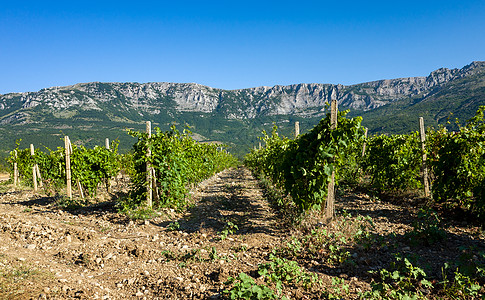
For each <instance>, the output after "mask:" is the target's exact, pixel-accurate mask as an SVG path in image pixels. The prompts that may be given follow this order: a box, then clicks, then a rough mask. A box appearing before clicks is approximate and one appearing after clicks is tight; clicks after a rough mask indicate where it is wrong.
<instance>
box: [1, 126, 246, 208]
mask: <svg viewBox="0 0 485 300" xmlns="http://www.w3.org/2000/svg"><path fill="white" fill-rule="evenodd" d="M155 131H156V133H155V134H154V135H152V136H151V137H148V135H147V134H146V133H144V132H136V131H129V132H128V133H129V134H130V135H132V136H134V137H137V138H138V141H137V142H136V143H135V144H134V145H133V150H132V151H131V152H129V153H126V154H120V153H118V142H117V141H114V142H112V143H111V145H110V146H109V147H100V146H95V147H94V148H92V149H90V148H86V147H84V146H82V145H72V146H71V148H72V149H70V151H69V152H70V169H71V173H72V174H71V180H72V181H73V183H74V184H75V186H77V187H78V188H79V189H80V190H82V191H84V192H85V193H86V194H87V196H89V197H95V196H96V194H97V192H98V189H99V188H100V187H101V186H102V187H105V188H106V189H109V187H110V182H111V180H112V179H113V178H114V177H116V176H117V175H118V174H119V173H120V171H123V172H124V173H126V174H128V175H129V177H130V179H131V186H130V192H129V195H128V197H125V199H124V200H123V206H124V209H133V208H137V207H139V206H143V205H144V204H145V203H144V199H146V194H147V190H148V184H147V182H146V178H147V174H146V173H147V169H146V164H147V163H149V164H150V165H151V166H152V168H153V170H154V178H153V183H154V184H153V189H154V192H156V196H155V199H156V202H155V203H154V204H153V205H154V206H155V207H172V208H182V207H184V206H185V205H186V204H187V198H188V192H189V188H190V187H191V186H192V185H193V184H196V183H198V182H200V181H202V180H204V179H206V178H208V177H210V176H212V175H213V174H215V173H217V172H219V171H221V170H223V169H225V168H228V167H230V166H234V165H235V164H236V163H237V160H236V158H234V157H233V156H232V155H231V154H229V153H228V152H227V151H226V150H225V149H224V146H223V145H217V144H209V143H207V144H203V143H198V142H196V141H195V140H194V139H192V138H191V136H190V132H189V131H186V130H184V131H183V132H179V131H178V130H177V129H176V128H175V127H172V128H171V130H169V131H166V132H163V131H161V130H160V129H159V128H155ZM148 149H150V151H151V153H152V155H151V156H147V151H148ZM7 161H8V163H9V165H10V166H12V169H13V166H14V165H16V166H17V168H18V173H19V176H20V178H19V179H20V182H21V183H22V184H23V185H28V186H33V182H34V181H33V179H34V178H33V177H34V175H33V171H32V170H33V168H34V170H35V167H34V166H35V165H37V166H38V170H39V173H40V174H39V175H40V180H41V183H42V186H43V189H44V191H45V192H46V193H48V194H59V193H62V190H63V189H65V188H66V181H67V172H66V171H67V170H66V150H65V148H63V147H58V148H57V149H56V150H51V149H48V148H45V149H44V151H42V150H40V149H36V150H35V153H34V155H31V150H30V149H19V147H17V149H15V150H14V151H12V152H11V153H10V155H9V157H8V158H7ZM12 173H13V172H12ZM12 176H13V175H12Z"/></svg>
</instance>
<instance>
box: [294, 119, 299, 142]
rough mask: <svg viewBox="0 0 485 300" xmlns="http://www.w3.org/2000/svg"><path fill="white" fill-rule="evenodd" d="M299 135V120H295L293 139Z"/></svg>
mask: <svg viewBox="0 0 485 300" xmlns="http://www.w3.org/2000/svg"><path fill="white" fill-rule="evenodd" d="M299 135H300V122H298V121H296V122H295V139H296V138H297V137H298V136H299Z"/></svg>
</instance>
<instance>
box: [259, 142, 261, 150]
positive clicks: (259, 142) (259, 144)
mask: <svg viewBox="0 0 485 300" xmlns="http://www.w3.org/2000/svg"><path fill="white" fill-rule="evenodd" d="M259 150H261V142H259Z"/></svg>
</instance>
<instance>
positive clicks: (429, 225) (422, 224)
mask: <svg viewBox="0 0 485 300" xmlns="http://www.w3.org/2000/svg"><path fill="white" fill-rule="evenodd" d="M440 223H441V220H440V219H439V217H438V215H437V214H436V213H435V212H432V211H431V210H429V209H420V211H419V212H418V218H417V220H416V221H414V222H413V224H412V226H413V230H411V231H410V232H408V233H407V234H406V237H407V238H408V240H409V241H410V242H411V244H412V245H417V244H422V245H427V246H430V245H432V244H434V243H436V242H439V241H442V240H444V239H445V238H446V231H445V230H444V229H442V228H440Z"/></svg>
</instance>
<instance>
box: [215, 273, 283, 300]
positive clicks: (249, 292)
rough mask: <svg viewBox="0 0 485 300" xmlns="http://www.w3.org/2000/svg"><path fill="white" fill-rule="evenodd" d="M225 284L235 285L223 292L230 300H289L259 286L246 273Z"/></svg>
mask: <svg viewBox="0 0 485 300" xmlns="http://www.w3.org/2000/svg"><path fill="white" fill-rule="evenodd" d="M224 284H225V285H231V284H232V285H233V286H232V287H231V288H230V289H229V290H227V289H225V290H224V291H223V294H225V295H227V296H228V297H229V298H230V299H233V300H236V299H247V300H253V299H255V300H271V299H282V300H288V298H286V296H283V297H277V295H275V293H274V292H273V290H272V289H270V288H269V287H267V286H265V285H257V284H256V282H255V281H254V279H253V278H252V277H250V276H249V275H247V274H246V273H240V274H239V275H238V276H237V278H233V277H229V278H228V279H227V281H226V282H225V283H224Z"/></svg>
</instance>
